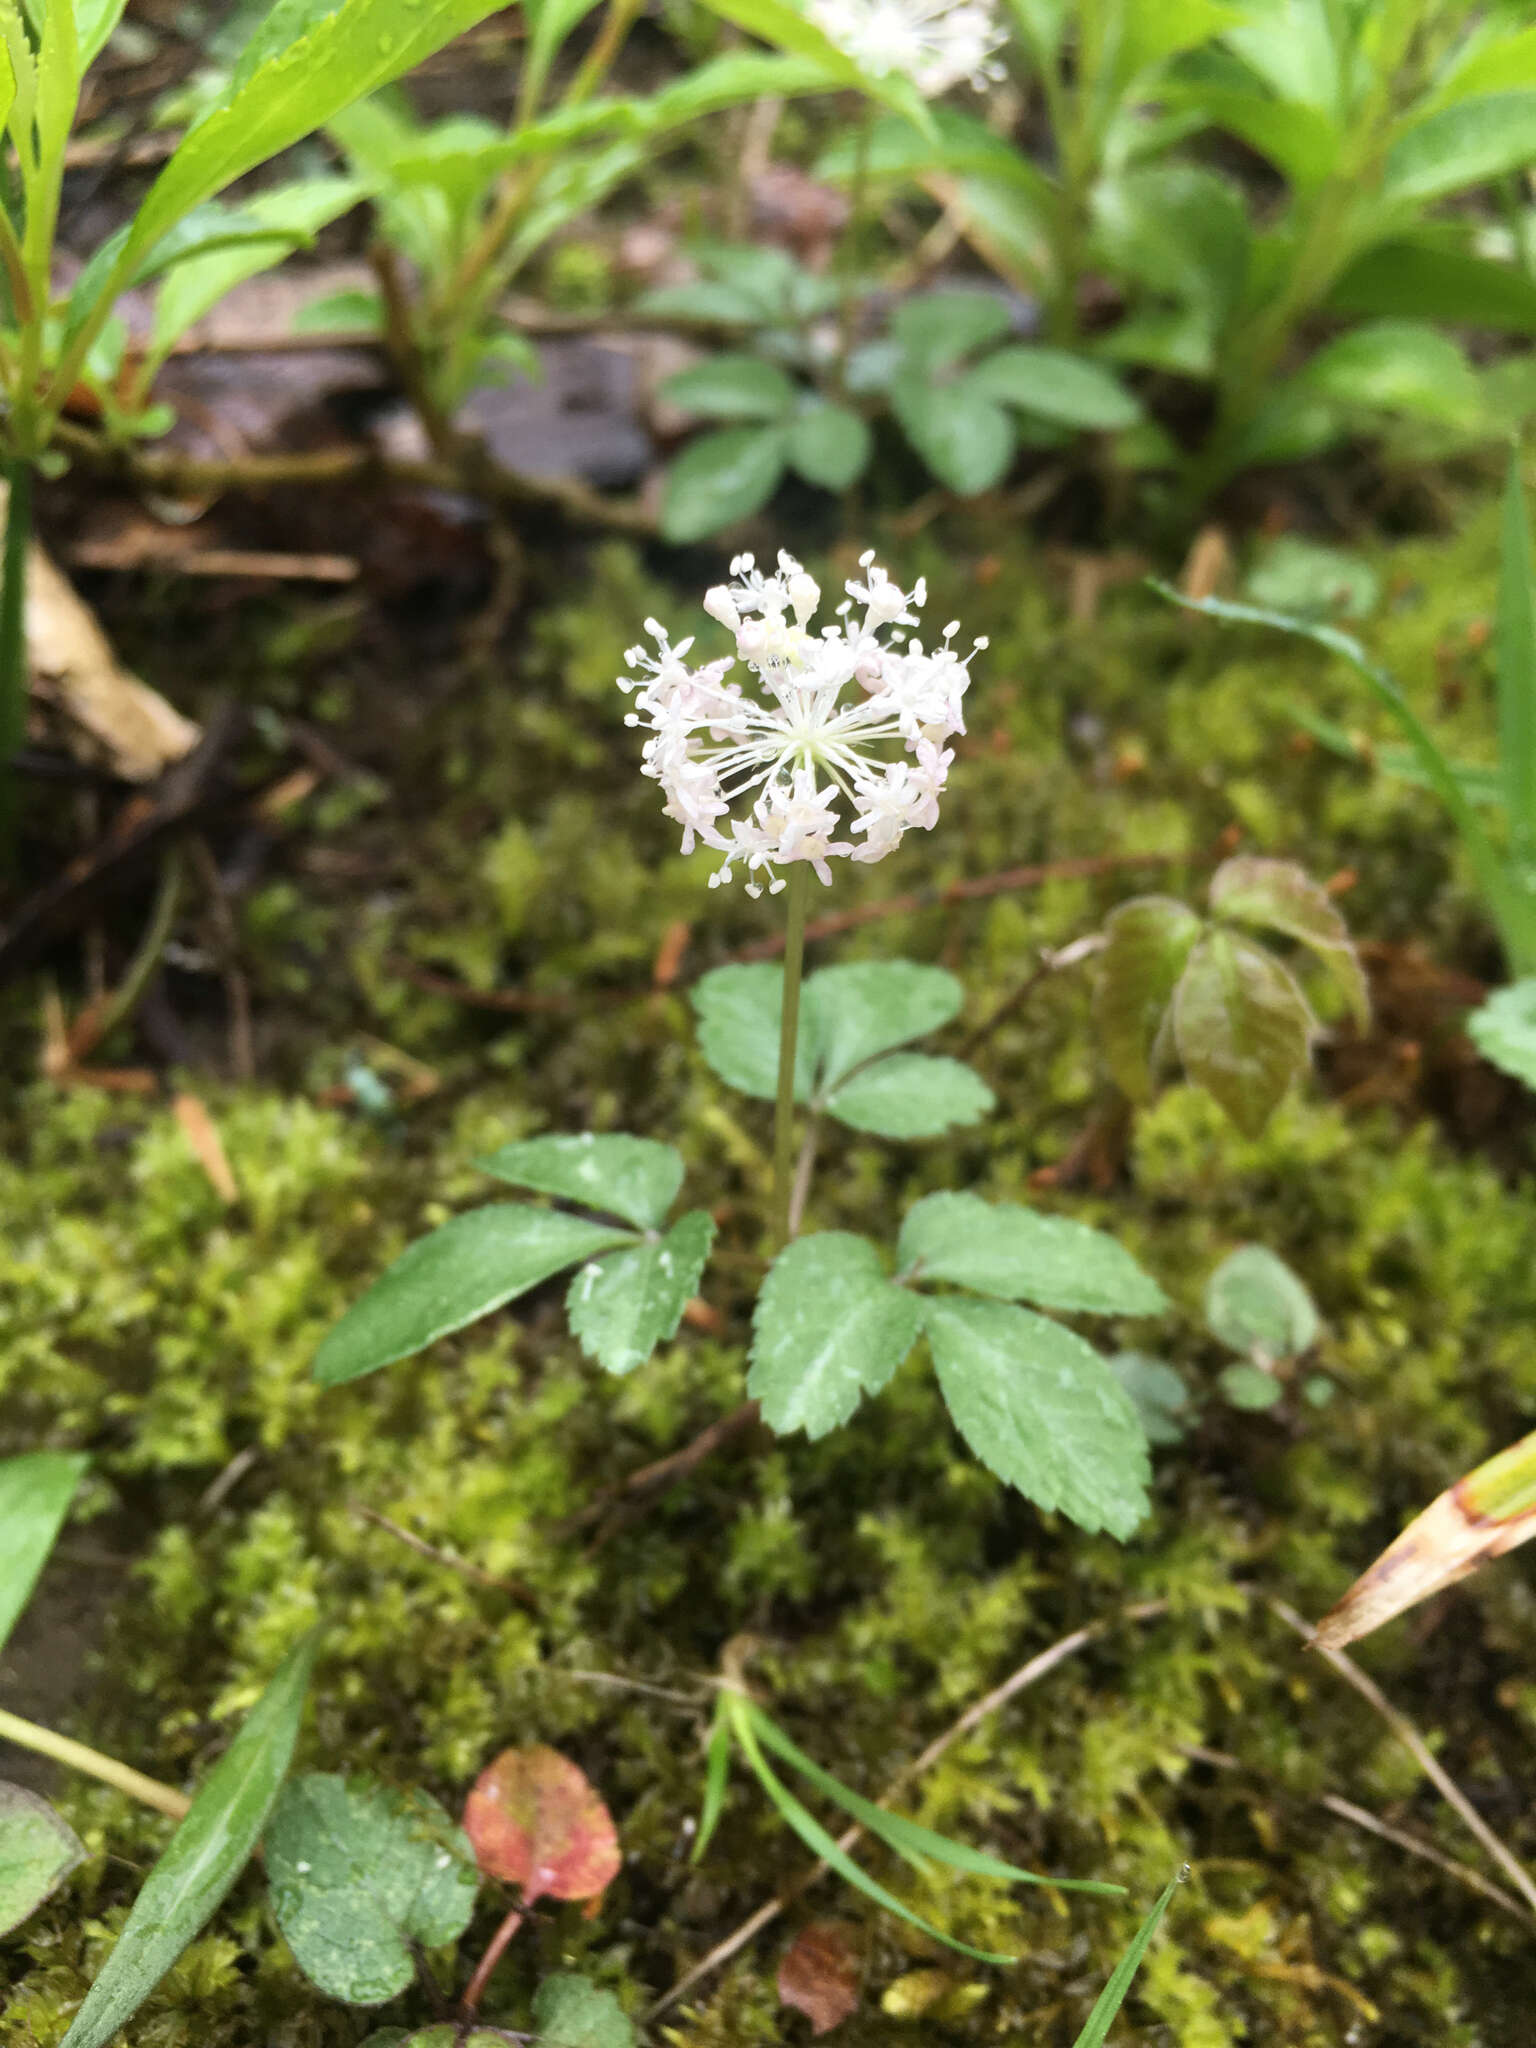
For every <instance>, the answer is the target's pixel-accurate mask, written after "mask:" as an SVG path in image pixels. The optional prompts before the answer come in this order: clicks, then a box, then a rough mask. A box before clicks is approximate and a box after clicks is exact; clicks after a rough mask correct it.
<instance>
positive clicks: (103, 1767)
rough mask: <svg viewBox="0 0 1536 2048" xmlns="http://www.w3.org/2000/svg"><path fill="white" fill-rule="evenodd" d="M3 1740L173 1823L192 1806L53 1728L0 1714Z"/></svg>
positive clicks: (168, 1789)
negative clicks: (123, 1794)
mask: <svg viewBox="0 0 1536 2048" xmlns="http://www.w3.org/2000/svg"><path fill="white" fill-rule="evenodd" d="M0 1736H3V1737H4V1738H5V1740H6V1741H7V1742H14V1743H15V1744H16V1745H17V1747H18V1748H20V1749H30V1750H32V1751H34V1752H35V1754H36V1755H38V1756H46V1757H51V1758H52V1759H53V1761H54V1762H55V1763H56V1764H67V1765H68V1767H69V1768H70V1769H71V1770H72V1771H84V1772H85V1773H86V1774H87V1776H89V1777H92V1778H100V1780H101V1782H102V1783H103V1784H104V1785H111V1786H112V1787H113V1788H114V1790H116V1791H118V1792H126V1793H127V1794H128V1796H129V1798H130V1799H139V1800H142V1801H143V1803H144V1805H146V1806H153V1807H155V1808H156V1809H157V1811H159V1812H160V1813H168V1814H169V1815H170V1817H171V1819H172V1820H181V1819H182V1818H183V1817H184V1816H185V1814H186V1812H187V1809H188V1807H190V1806H191V1804H192V1802H191V1800H190V1799H189V1798H188V1797H187V1795H186V1794H185V1793H184V1792H178V1791H177V1790H176V1788H175V1786H174V1785H162V1784H161V1783H160V1780H159V1779H158V1778H146V1777H145V1775H144V1773H143V1772H142V1771H135V1770H132V1769H130V1767H129V1766H128V1765H127V1764H120V1763H119V1762H118V1761H117V1759H116V1757H111V1756H103V1755H102V1753H101V1751H100V1750H99V1749H87V1747H86V1746H85V1744H84V1743H83V1742H71V1741H70V1739H69V1737H68V1736H67V1735H56V1734H55V1733H54V1731H53V1730H52V1729H51V1728H39V1727H38V1725H37V1723H36V1722H35V1721H23V1720H22V1718H21V1716H20V1715H19V1714H7V1713H5V1712H4V1711H3V1710H0Z"/></svg>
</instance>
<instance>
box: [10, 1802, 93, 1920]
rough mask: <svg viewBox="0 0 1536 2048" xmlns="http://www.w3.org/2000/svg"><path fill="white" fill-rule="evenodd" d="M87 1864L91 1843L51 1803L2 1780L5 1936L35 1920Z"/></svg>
mask: <svg viewBox="0 0 1536 2048" xmlns="http://www.w3.org/2000/svg"><path fill="white" fill-rule="evenodd" d="M84 1861H85V1844H84V1843H83V1842H82V1841H81V1840H80V1837H79V1836H78V1835H77V1834H76V1833H75V1831H74V1829H73V1828H72V1827H71V1826H70V1825H69V1822H68V1821H67V1820H64V1819H62V1818H61V1817H60V1816H59V1815H58V1814H56V1813H55V1812H54V1810H53V1808H52V1807H51V1806H50V1805H49V1804H48V1802H47V1800H46V1799H39V1798H38V1796H37V1794H36V1793H35V1792H29V1791H28V1790H27V1789H26V1787H25V1786H24V1785H12V1784H9V1783H8V1782H7V1781H6V1780H5V1779H3V1778H0V1935H4V1934H9V1933H10V1932H11V1930H12V1929H13V1928H16V1927H19V1926H20V1925H21V1923H22V1922H23V1920H27V1919H30V1918H31V1916H32V1914H34V1913H35V1912H36V1911H37V1909H38V1907H39V1906H40V1905H41V1904H42V1903H43V1901H44V1899H46V1898H49V1897H51V1896H52V1894H53V1893H54V1892H56V1891H57V1890H58V1888H59V1886H60V1885H61V1884H62V1883H63V1882H64V1880H65V1878H66V1877H68V1875H69V1873H70V1872H71V1871H72V1870H74V1869H75V1868H76V1867H77V1866H78V1865H79V1864H81V1863H83V1862H84Z"/></svg>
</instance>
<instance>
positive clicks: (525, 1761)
mask: <svg viewBox="0 0 1536 2048" xmlns="http://www.w3.org/2000/svg"><path fill="white" fill-rule="evenodd" d="M464 1832H465V1833H466V1834H467V1835H468V1836H469V1839H470V1841H471V1842H472V1843H473V1845H474V1851H475V1860H476V1862H477V1863H478V1864H479V1865H480V1868H481V1870H482V1871H483V1872H484V1873H485V1875H486V1876H487V1877H499V1878H502V1879H504V1880H505V1881H506V1882H507V1883H508V1884H515V1885H516V1886H517V1887H518V1888H519V1890H520V1891H521V1892H522V1895H523V1904H524V1905H525V1906H531V1905H532V1904H533V1902H534V1900H535V1899H542V1898H551V1899H595V1898H596V1897H597V1896H598V1895H599V1894H600V1893H601V1892H603V1891H605V1890H606V1889H607V1888H608V1886H609V1885H610V1884H612V1882H613V1880H614V1878H615V1877H617V1875H618V1871H619V1860H620V1859H619V1838H618V1835H617V1834H616V1832H615V1831H614V1825H613V1817H612V1815H611V1814H610V1813H609V1811H608V1809H607V1807H606V1806H605V1805H604V1804H603V1802H602V1800H601V1799H599V1798H598V1796H597V1794H596V1792H594V1791H593V1789H592V1787H591V1785H590V1784H588V1782H587V1780H586V1778H585V1777H584V1776H583V1774H582V1773H581V1772H580V1771H579V1770H578V1769H577V1768H576V1766H575V1764H573V1763H572V1762H571V1761H570V1759H569V1758H568V1757H563V1756H561V1754H560V1752H559V1751H558V1750H555V1749H547V1748H545V1746H544V1745H543V1744H542V1743H535V1744H533V1745H532V1746H531V1747H530V1748H528V1749H504V1750H503V1751H502V1752H501V1755H500V1756H498V1757H496V1758H495V1759H494V1760H493V1761H492V1762H491V1763H489V1764H487V1765H486V1767H485V1769H484V1770H483V1771H482V1772H481V1773H480V1775H479V1777H478V1778H477V1779H476V1780H475V1784H474V1789H473V1790H472V1791H471V1793H470V1795H469V1800H468V1803H467V1804H466V1806H465V1808H464Z"/></svg>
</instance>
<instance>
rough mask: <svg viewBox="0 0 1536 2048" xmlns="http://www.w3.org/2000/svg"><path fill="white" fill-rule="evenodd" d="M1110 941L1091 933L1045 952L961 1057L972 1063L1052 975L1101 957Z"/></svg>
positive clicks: (968, 1040) (980, 1027)
mask: <svg viewBox="0 0 1536 2048" xmlns="http://www.w3.org/2000/svg"><path fill="white" fill-rule="evenodd" d="M1107 943H1108V941H1107V940H1106V938H1105V937H1104V934H1103V933H1102V932H1087V933H1085V934H1084V936H1083V937H1082V938H1080V939H1074V940H1073V941H1072V943H1071V945H1070V946H1062V947H1060V948H1059V949H1057V950H1056V951H1048V950H1047V951H1042V953H1041V955H1040V958H1039V961H1038V963H1037V964H1036V965H1035V966H1034V967H1033V968H1032V969H1031V970H1030V972H1029V973H1028V974H1026V975H1025V977H1024V979H1023V980H1022V981H1021V982H1020V983H1019V985H1018V986H1017V988H1015V989H1013V990H1011V991H1010V992H1009V994H1007V995H1006V996H1004V997H1003V1000H1002V1001H1001V1002H1000V1003H999V1004H998V1006H997V1008H996V1009H995V1010H994V1011H993V1012H992V1014H991V1016H989V1017H984V1018H983V1019H982V1021H981V1022H980V1023H979V1024H978V1025H977V1026H976V1029H975V1030H974V1031H973V1032H971V1033H970V1035H969V1037H967V1038H966V1039H965V1040H964V1041H963V1042H962V1044H961V1046H960V1049H959V1053H958V1057H959V1058H960V1059H963V1060H968V1059H969V1058H970V1057H971V1055H972V1053H974V1052H975V1051H976V1050H977V1049H978V1047H980V1046H982V1045H984V1044H985V1043H986V1041H987V1040H988V1039H989V1038H990V1037H991V1036H992V1034H993V1032H994V1031H996V1029H997V1028H998V1026H999V1025H1000V1024H1006V1023H1007V1021H1008V1019H1009V1018H1010V1017H1012V1016H1013V1015H1014V1014H1015V1013H1016V1012H1017V1011H1019V1010H1022V1009H1023V1007H1024V1005H1025V1004H1026V1003H1027V1002H1028V1001H1029V999H1030V997H1031V996H1032V995H1033V994H1034V992H1035V990H1036V989H1037V988H1038V987H1039V986H1040V984H1041V982H1043V981H1047V980H1049V978H1050V977H1051V975H1053V974H1059V973H1060V972H1061V971H1062V970H1063V969H1064V968H1067V967H1076V966H1077V965H1078V964H1079V962H1081V961H1083V960H1087V959H1090V958H1091V957H1092V956H1093V955H1094V954H1095V953H1101V952H1102V951H1103V950H1104V947H1105V946H1106V945H1107Z"/></svg>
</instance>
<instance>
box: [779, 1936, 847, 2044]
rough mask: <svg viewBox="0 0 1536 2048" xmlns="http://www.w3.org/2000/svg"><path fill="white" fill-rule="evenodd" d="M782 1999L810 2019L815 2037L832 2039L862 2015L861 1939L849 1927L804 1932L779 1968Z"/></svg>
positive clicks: (785, 2003) (795, 1940)
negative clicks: (857, 2014) (830, 2036)
mask: <svg viewBox="0 0 1536 2048" xmlns="http://www.w3.org/2000/svg"><path fill="white" fill-rule="evenodd" d="M779 1999H780V2002H781V2003H782V2004H784V2005H792V2006H793V2007H794V2008H795V2010H796V2012H803V2013H804V2014H805V2016H806V2018H807V2019H808V2020H809V2021H810V2023H811V2032H812V2033H813V2034H829V2033H830V2032H831V2031H832V2029H833V2028H834V2027H835V2026H837V2025H838V2024H839V2023H840V2022H841V2021H843V2020H845V2019H847V2017H848V2015H849V2014H850V2013H851V2012H856V2011H857V2010H858V2004H859V1950H858V1936H857V1933H856V1931H855V1930H854V1929H853V1928H852V1927H850V1926H849V1925H848V1923H847V1921H845V1920H813V1921H812V1922H811V1923H810V1925H809V1926H808V1927H802V1928H801V1930H800V1932H799V1933H798V1934H797V1935H796V1936H795V1938H794V1940H793V1941H792V1942H791V1943H790V1945H789V1947H788V1949H787V1950H786V1951H785V1955H784V1960H783V1962H781V1963H780V1964H779Z"/></svg>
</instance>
